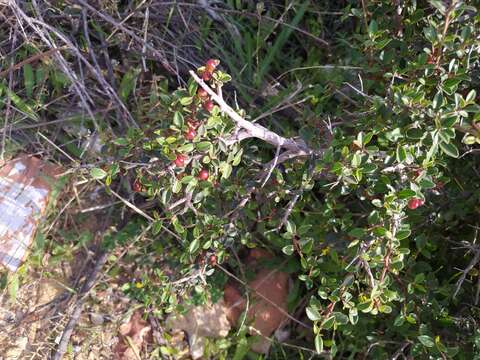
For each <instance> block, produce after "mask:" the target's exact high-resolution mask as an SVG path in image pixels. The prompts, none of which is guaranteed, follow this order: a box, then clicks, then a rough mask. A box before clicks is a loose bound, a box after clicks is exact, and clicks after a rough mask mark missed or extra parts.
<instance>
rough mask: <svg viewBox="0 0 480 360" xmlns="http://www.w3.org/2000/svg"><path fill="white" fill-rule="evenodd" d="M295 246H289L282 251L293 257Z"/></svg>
mask: <svg viewBox="0 0 480 360" xmlns="http://www.w3.org/2000/svg"><path fill="white" fill-rule="evenodd" d="M293 250H294V249H293V245H287V246H284V247H283V248H282V251H283V253H284V254H285V255H289V256H290V255H292V254H293Z"/></svg>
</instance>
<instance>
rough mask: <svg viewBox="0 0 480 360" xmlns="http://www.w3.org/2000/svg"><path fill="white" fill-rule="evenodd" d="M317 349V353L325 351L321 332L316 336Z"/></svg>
mask: <svg viewBox="0 0 480 360" xmlns="http://www.w3.org/2000/svg"><path fill="white" fill-rule="evenodd" d="M315 350H316V351H317V354H321V353H322V352H323V339H322V336H321V335H320V334H317V336H315Z"/></svg>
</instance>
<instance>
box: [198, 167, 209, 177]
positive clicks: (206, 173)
mask: <svg viewBox="0 0 480 360" xmlns="http://www.w3.org/2000/svg"><path fill="white" fill-rule="evenodd" d="M209 176H210V174H209V173H208V170H207V169H202V170H201V171H200V172H199V173H198V178H199V179H200V180H208V177H209Z"/></svg>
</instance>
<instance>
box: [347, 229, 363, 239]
mask: <svg viewBox="0 0 480 360" xmlns="http://www.w3.org/2000/svg"><path fill="white" fill-rule="evenodd" d="M348 235H350V236H352V237H355V238H362V237H363V236H365V230H364V229H362V228H354V229H352V230H350V231H349V232H348Z"/></svg>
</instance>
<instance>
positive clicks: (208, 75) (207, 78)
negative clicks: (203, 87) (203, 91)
mask: <svg viewBox="0 0 480 360" xmlns="http://www.w3.org/2000/svg"><path fill="white" fill-rule="evenodd" d="M211 78H212V73H211V72H209V71H204V72H203V74H202V80H203V81H210V79H211Z"/></svg>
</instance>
